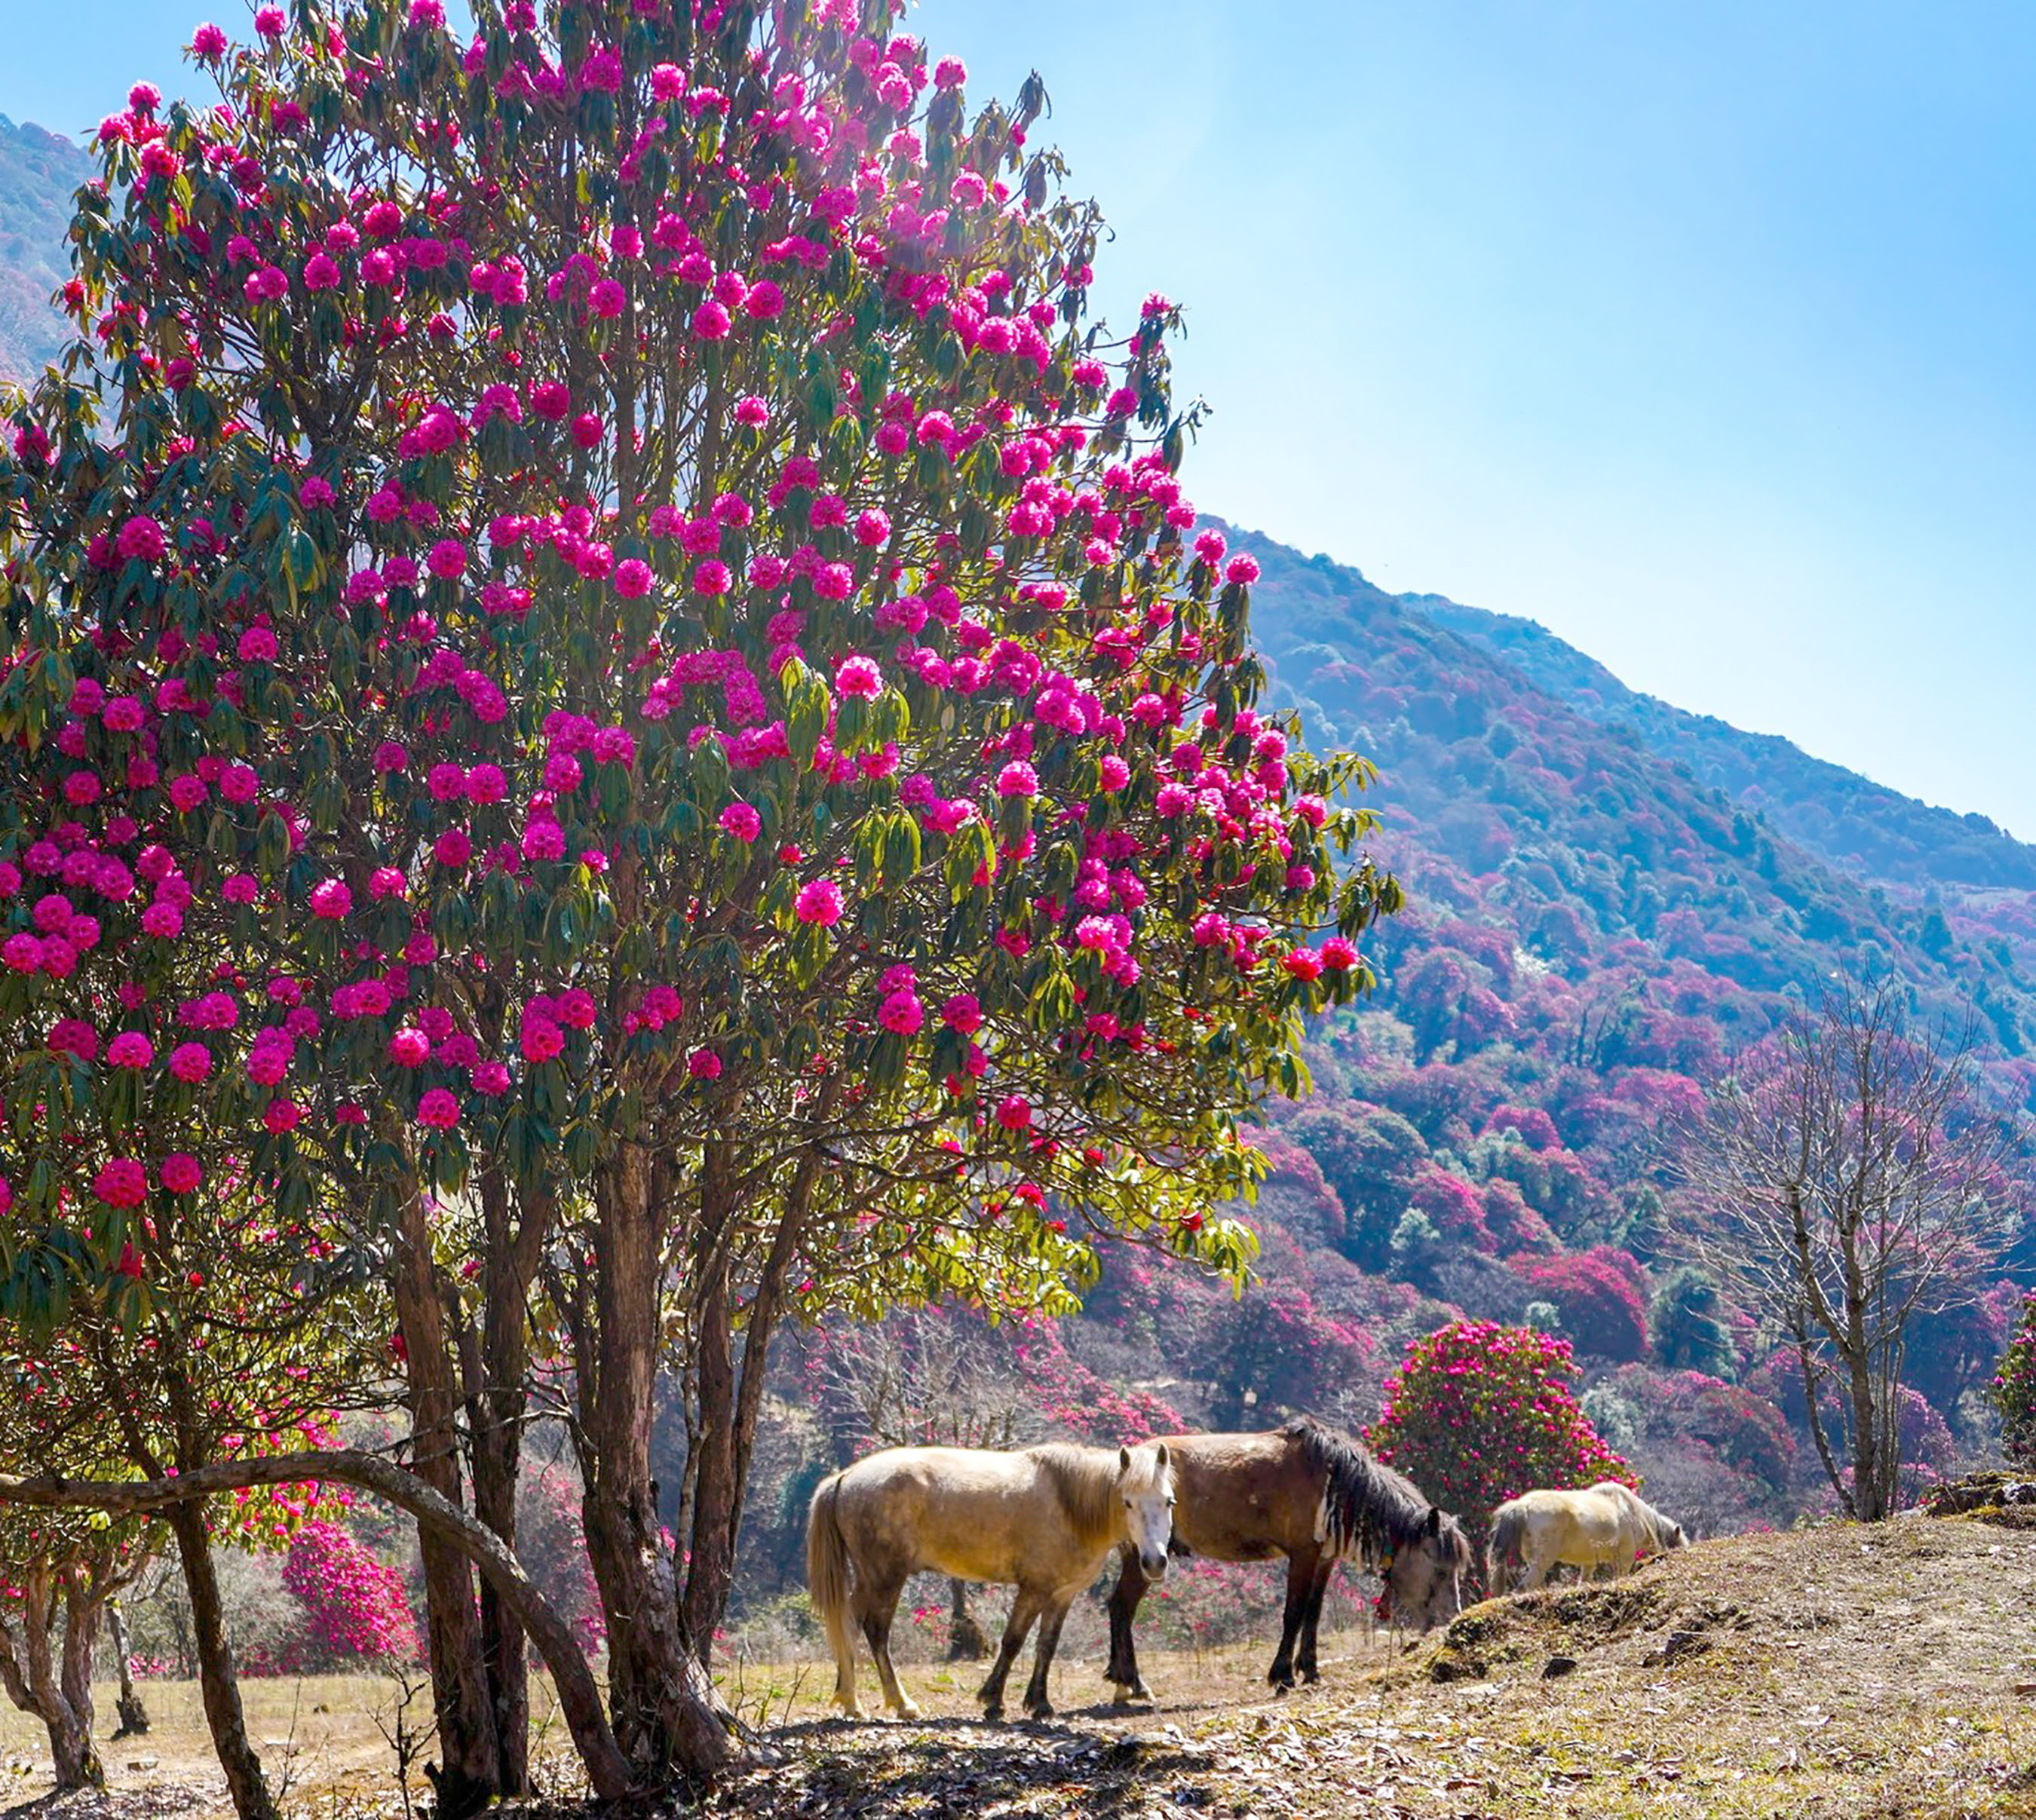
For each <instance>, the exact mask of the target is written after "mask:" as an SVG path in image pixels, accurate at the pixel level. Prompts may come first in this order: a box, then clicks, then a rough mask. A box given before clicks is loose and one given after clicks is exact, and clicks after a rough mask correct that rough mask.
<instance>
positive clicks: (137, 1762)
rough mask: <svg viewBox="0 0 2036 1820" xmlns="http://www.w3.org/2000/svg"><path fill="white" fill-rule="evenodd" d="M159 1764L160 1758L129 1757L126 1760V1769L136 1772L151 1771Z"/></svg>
mask: <svg viewBox="0 0 2036 1820" xmlns="http://www.w3.org/2000/svg"><path fill="white" fill-rule="evenodd" d="M160 1762H162V1758H160V1757H130V1758H128V1759H127V1767H128V1768H129V1769H136V1770H140V1769H154V1768H155V1767H156V1765H157V1764H158V1763H160Z"/></svg>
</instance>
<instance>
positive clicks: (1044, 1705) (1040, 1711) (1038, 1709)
mask: <svg viewBox="0 0 2036 1820" xmlns="http://www.w3.org/2000/svg"><path fill="white" fill-rule="evenodd" d="M1025 1711H1026V1713H1027V1716H1029V1717H1031V1718H1034V1719H1050V1718H1052V1717H1053V1716H1054V1703H1053V1701H1050V1700H1042V1701H1039V1704H1038V1705H1033V1704H1032V1703H1031V1702H1030V1701H1027V1703H1026V1707H1025Z"/></svg>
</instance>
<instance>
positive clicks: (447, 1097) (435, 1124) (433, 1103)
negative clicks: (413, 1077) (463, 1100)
mask: <svg viewBox="0 0 2036 1820" xmlns="http://www.w3.org/2000/svg"><path fill="white" fill-rule="evenodd" d="M417 1123H418V1124H420V1125H423V1126H424V1127H425V1128H426V1129H428V1130H431V1131H451V1129H452V1128H453V1127H454V1125H458V1123H459V1098H458V1095H455V1094H454V1093H453V1091H451V1089H450V1088H448V1087H432V1088H430V1089H429V1090H428V1091H426V1092H425V1093H424V1095H423V1097H422V1098H420V1099H419V1100H418V1102H417Z"/></svg>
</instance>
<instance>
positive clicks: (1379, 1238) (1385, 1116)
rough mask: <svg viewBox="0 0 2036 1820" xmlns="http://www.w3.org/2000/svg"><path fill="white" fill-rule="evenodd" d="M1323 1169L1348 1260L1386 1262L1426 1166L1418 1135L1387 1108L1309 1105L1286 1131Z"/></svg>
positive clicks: (1377, 1264) (1378, 1264)
mask: <svg viewBox="0 0 2036 1820" xmlns="http://www.w3.org/2000/svg"><path fill="white" fill-rule="evenodd" d="M1287 1129H1288V1135H1289V1136H1291V1138H1292V1139H1293V1140H1294V1142H1295V1144H1298V1145H1299V1146H1300V1147H1302V1148H1303V1149H1304V1150H1306V1151H1307V1152H1308V1153H1309V1154H1310V1155H1311V1156H1313V1157H1314V1159H1315V1162H1316V1163H1317V1165H1318V1166H1319V1167H1320V1168H1321V1170H1322V1178H1323V1179H1324V1180H1325V1181H1326V1182H1327V1183H1328V1184H1329V1186H1330V1187H1331V1188H1333V1189H1335V1190H1336V1193H1337V1199H1338V1200H1340V1201H1341V1202H1342V1203H1343V1208H1344V1242H1343V1244H1342V1245H1341V1246H1340V1248H1339V1249H1341V1250H1342V1251H1343V1252H1344V1254H1345V1255H1346V1256H1348V1257H1350V1258H1351V1259H1352V1260H1354V1261H1355V1262H1356V1263H1358V1264H1362V1265H1363V1266H1364V1267H1365V1268H1367V1269H1368V1270H1376V1269H1378V1268H1381V1267H1382V1265H1383V1264H1385V1262H1386V1257H1387V1254H1388V1250H1389V1247H1390V1245H1391V1244H1392V1241H1393V1227H1395V1225H1396V1224H1397V1223H1398V1221H1399V1218H1400V1215H1401V1213H1402V1212H1403V1211H1404V1210H1405V1208H1406V1206H1407V1202H1408V1196H1409V1195H1410V1194H1411V1193H1412V1190H1413V1187H1414V1183H1415V1181H1416V1178H1418V1177H1419V1176H1420V1172H1421V1170H1422V1169H1423V1166H1425V1165H1426V1163H1427V1156H1428V1147H1427V1143H1426V1142H1425V1141H1424V1140H1423V1138H1422V1136H1421V1134H1420V1132H1418V1131H1417V1130H1416V1129H1414V1127H1413V1126H1412V1125H1411V1124H1409V1123H1408V1121H1407V1120H1405V1119H1404V1118H1402V1117H1401V1116H1400V1114H1399V1113H1397V1112H1389V1111H1387V1110H1386V1108H1384V1107H1383V1106H1365V1105H1361V1104H1360V1105H1355V1106H1310V1108H1309V1109H1308V1110H1306V1112H1303V1113H1301V1114H1300V1115H1299V1117H1297V1118H1295V1119H1294V1120H1293V1121H1292V1122H1291V1124H1290V1125H1288V1128H1287Z"/></svg>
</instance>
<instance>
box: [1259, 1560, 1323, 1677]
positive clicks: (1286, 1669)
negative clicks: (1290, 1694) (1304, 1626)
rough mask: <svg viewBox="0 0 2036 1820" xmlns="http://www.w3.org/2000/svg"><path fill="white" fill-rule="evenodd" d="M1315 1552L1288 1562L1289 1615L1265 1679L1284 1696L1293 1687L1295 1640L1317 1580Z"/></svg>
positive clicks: (1285, 1617) (1282, 1623)
mask: <svg viewBox="0 0 2036 1820" xmlns="http://www.w3.org/2000/svg"><path fill="white" fill-rule="evenodd" d="M1315 1560H1316V1555H1315V1551H1314V1550H1313V1549H1312V1548H1310V1549H1309V1550H1307V1551H1305V1552H1303V1553H1302V1554H1290V1555H1288V1558H1287V1611H1286V1615H1285V1616H1284V1618H1282V1619H1281V1620H1280V1649H1279V1652H1278V1653H1277V1654H1276V1655H1275V1656H1273V1658H1272V1667H1270V1668H1269V1669H1268V1670H1267V1671H1265V1679H1267V1680H1268V1681H1269V1682H1272V1685H1273V1686H1275V1687H1276V1688H1278V1689H1279V1690H1280V1692H1281V1693H1283V1694H1284V1693H1285V1692H1286V1690H1288V1688H1290V1687H1291V1686H1293V1685H1294V1639H1295V1637H1298V1636H1299V1634H1300V1632H1301V1616H1302V1614H1303V1612H1305V1611H1306V1610H1307V1608H1308V1586H1309V1583H1310V1581H1313V1580H1314V1577H1315Z"/></svg>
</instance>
